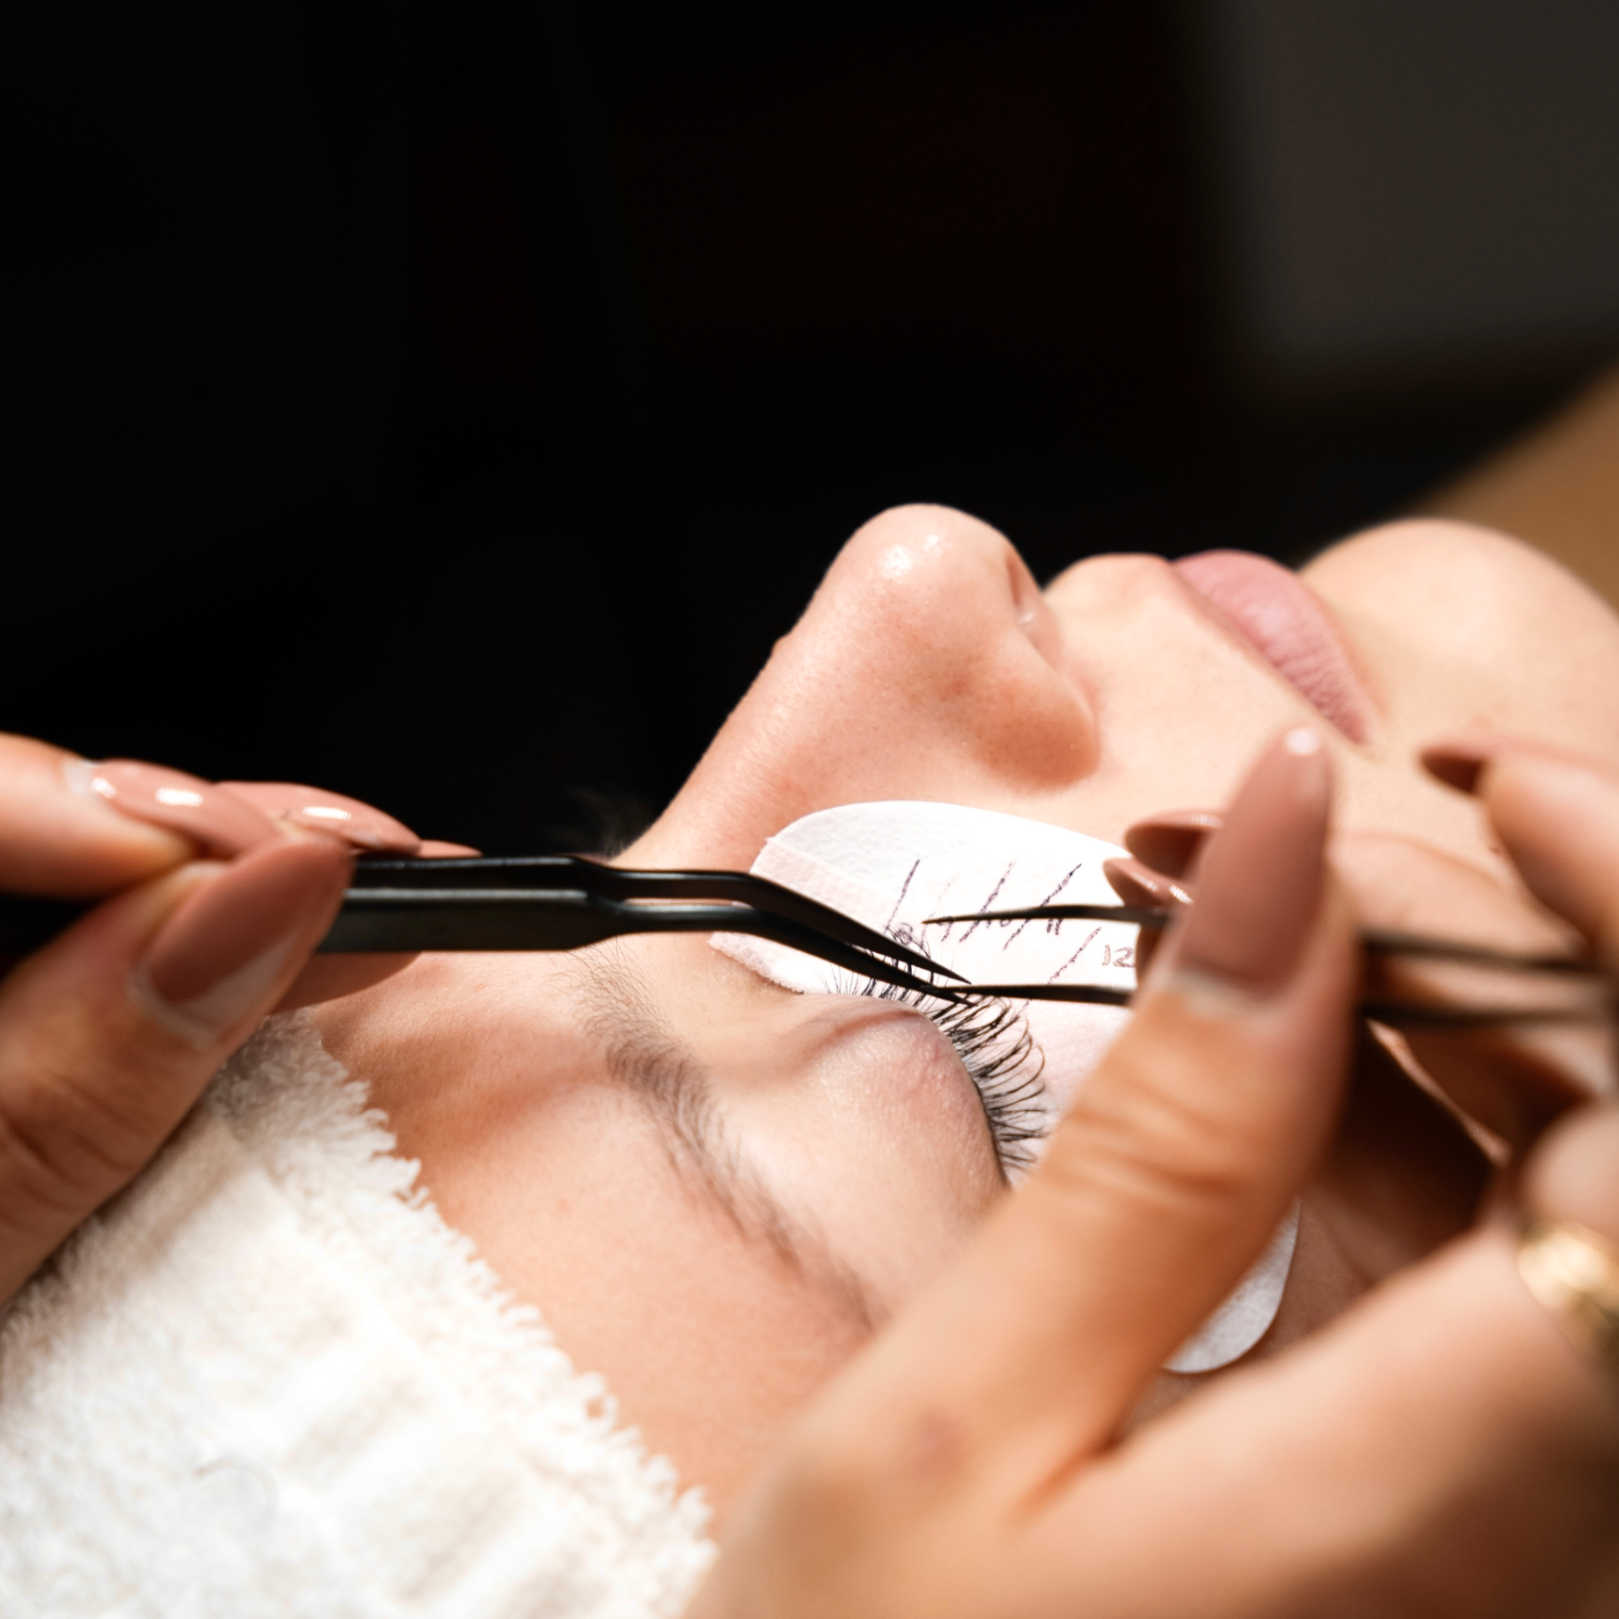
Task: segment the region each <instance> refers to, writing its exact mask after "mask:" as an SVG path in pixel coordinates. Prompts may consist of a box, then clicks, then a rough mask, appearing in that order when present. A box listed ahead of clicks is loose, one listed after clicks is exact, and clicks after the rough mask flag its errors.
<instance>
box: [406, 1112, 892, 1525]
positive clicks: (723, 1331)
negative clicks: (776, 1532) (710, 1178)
mask: <svg viewBox="0 0 1619 1619" xmlns="http://www.w3.org/2000/svg"><path fill="white" fill-rule="evenodd" d="M472 1181H473V1184H471V1185H469V1186H468V1187H466V1188H464V1189H462V1195H461V1196H460V1197H459V1198H458V1197H457V1196H456V1192H455V1190H454V1189H451V1188H448V1187H446V1186H444V1185H443V1183H442V1182H436V1183H435V1185H434V1188H433V1189H434V1193H435V1196H436V1197H437V1198H438V1199H439V1200H440V1202H441V1204H445V1205H448V1206H447V1207H446V1213H452V1211H453V1214H454V1215H455V1216H456V1217H457V1221H456V1223H457V1224H458V1226H459V1227H460V1229H462V1230H466V1231H468V1232H469V1233H471V1234H473V1235H475V1236H476V1238H477V1240H478V1245H479V1251H480V1253H481V1254H482V1255H483V1256H484V1257H485V1258H486V1259H488V1260H489V1262H490V1263H491V1264H492V1265H493V1266H494V1268H495V1269H496V1271H497V1273H498V1274H499V1275H500V1277H501V1279H502V1280H503V1281H504V1282H505V1283H507V1284H508V1285H509V1286H510V1287H511V1288H512V1290H513V1291H514V1293H516V1295H517V1296H518V1297H519V1299H521V1300H523V1301H526V1302H529V1303H532V1304H534V1305H535V1306H536V1307H537V1308H538V1309H539V1311H540V1314H541V1316H542V1317H543V1319H544V1322H545V1325H546V1327H547V1328H548V1329H549V1330H550V1331H551V1333H552V1334H553V1335H554V1337H555V1339H556V1342H557V1344H558V1345H559V1346H560V1347H561V1349H562V1350H563V1351H564V1352H565V1353H566V1354H567V1355H568V1356H569V1358H570V1359H571V1360H572V1362H573V1364H574V1366H575V1368H576V1369H577V1370H579V1371H581V1372H589V1373H594V1374H596V1375H598V1376H600V1377H601V1378H603V1380H604V1381H605V1383H606V1385H607V1388H608V1391H609V1392H610V1393H611V1395H612V1397H613V1399H614V1400H615V1401H616V1402H617V1404H618V1406H619V1412H620V1416H621V1419H622V1421H623V1422H624V1423H626V1424H628V1425H632V1426H634V1427H636V1428H638V1429H640V1431H641V1433H642V1435H643V1437H644V1438H645V1440H646V1442H647V1443H648V1445H649V1446H650V1447H651V1448H652V1450H653V1451H655V1452H657V1453H659V1454H662V1455H666V1456H668V1457H669V1458H670V1460H671V1461H673V1462H674V1464H675V1467H676V1469H677V1470H678V1472H679V1474H680V1476H681V1480H682V1482H683V1483H684V1484H697V1485H701V1486H703V1488H704V1489H705V1490H706V1491H707V1492H708V1493H709V1496H710V1499H711V1500H712V1501H713V1502H714V1504H715V1505H716V1507H718V1508H719V1509H720V1510H721V1511H722V1512H723V1508H724V1506H725V1503H726V1502H727V1501H728V1500H729V1499H730V1497H731V1495H732V1494H733V1493H734V1492H735V1491H736V1490H737V1489H738V1488H739V1487H740V1485H741V1484H742V1482H743V1481H744V1479H745V1478H746V1477H747V1476H748V1475H749V1474H750V1473H751V1472H752V1470H753V1469H754V1468H755V1467H756V1466H757V1465H759V1463H760V1462H761V1461H762V1460H763V1459H764V1456H765V1455H766V1453H767V1452H768V1450H769V1448H770V1447H771V1445H772V1444H773V1443H774V1441H775V1438H776V1436H777V1435H778V1433H779V1432H780V1430H781V1428H782V1427H783V1425H784V1424H785V1423H786V1422H787V1420H788V1419H789V1418H790V1417H791V1416H792V1415H793V1414H794V1413H795V1412H797V1411H798V1410H799V1409H801V1408H802V1406H803V1404H804V1403H805V1402H806V1401H807V1400H808V1399H809V1398H810V1396H811V1395H812V1394H813V1393H814V1391H815V1390H816V1389H817V1388H818V1387H819V1386H820V1384H821V1383H822V1382H824V1381H825V1379H826V1378H827V1377H828V1376H830V1375H831V1374H832V1373H833V1372H834V1371H835V1370H836V1369H837V1368H838V1367H840V1366H841V1365H842V1364H843V1363H844V1362H845V1361H846V1360H847V1359H848V1357H849V1356H850V1355H851V1354H852V1353H853V1352H854V1351H855V1349H856V1348H858V1346H859V1343H860V1342H861V1337H860V1335H859V1334H858V1333H856V1332H855V1331H854V1330H853V1329H852V1328H851V1327H850V1325H849V1324H848V1323H847V1322H845V1321H844V1320H843V1319H842V1318H841V1317H840V1316H839V1315H838V1314H837V1313H836V1312H835V1311H833V1310H831V1309H829V1308H828V1306H827V1303H826V1300H825V1298H824V1296H822V1295H821V1294H819V1293H817V1292H816V1291H814V1289H813V1288H812V1287H811V1286H810V1284H809V1283H808V1282H806V1280H805V1279H804V1277H802V1276H801V1275H799V1274H797V1273H796V1272H795V1271H794V1270H793V1268H792V1267H791V1266H790V1265H789V1264H788V1263H786V1262H785V1261H784V1260H783V1259H782V1258H781V1257H780V1256H779V1255H777V1254H776V1253H775V1252H774V1251H773V1250H771V1248H770V1246H769V1244H768V1243H761V1242H757V1241H747V1240H744V1239H743V1238H742V1237H741V1235H740V1234H739V1232H738V1230H737V1228H736V1227H735V1225H734V1224H732V1223H731V1222H729V1221H728V1220H727V1219H726V1218H725V1217H724V1215H723V1214H721V1213H720V1212H719V1211H718V1210H717V1209H715V1208H714V1207H712V1206H710V1205H709V1204H708V1203H707V1202H706V1201H705V1200H704V1198H703V1196H702V1195H701V1194H699V1193H698V1192H696V1191H695V1190H694V1189H693V1188H692V1187H691V1186H690V1185H688V1184H687V1182H686V1181H684V1180H683V1179H682V1178H681V1176H680V1175H679V1174H678V1173H677V1172H676V1171H675V1170H674V1168H673V1167H672V1165H671V1162H670V1160H669V1157H668V1155H667V1153H666V1152H665V1151H664V1148H663V1145H662V1142H661V1137H660V1134H659V1129H658V1127H657V1126H655V1125H654V1124H653V1123H652V1121H650V1120H649V1119H648V1118H647V1117H646V1115H645V1113H644V1110H643V1109H642V1108H641V1107H640V1106H639V1105H638V1104H636V1103H635V1102H634V1101H633V1100H632V1099H629V1098H626V1097H624V1096H622V1095H619V1094H617V1093H615V1092H614V1091H612V1090H610V1089H605V1088H594V1089H584V1090H581V1091H580V1092H578V1093H576V1094H573V1095H570V1096H569V1097H567V1098H566V1099H565V1100H564V1101H563V1102H562V1103H561V1104H560V1105H557V1106H554V1107H551V1108H548V1109H546V1110H544V1111H543V1112H541V1113H539V1114H536V1115H531V1116H527V1117H523V1118H520V1119H517V1120H514V1121H513V1124H512V1127H511V1128H510V1129H509V1130H508V1131H506V1132H505V1133H504V1135H503V1137H502V1140H501V1144H500V1146H499V1148H498V1149H497V1150H496V1152H495V1153H494V1155H493V1157H492V1158H491V1157H486V1158H485V1160H484V1161H483V1162H482V1163H481V1164H480V1165H479V1167H478V1169H477V1172H476V1174H475V1175H474V1176H473V1177H472ZM456 1205H459V1206H456Z"/></svg>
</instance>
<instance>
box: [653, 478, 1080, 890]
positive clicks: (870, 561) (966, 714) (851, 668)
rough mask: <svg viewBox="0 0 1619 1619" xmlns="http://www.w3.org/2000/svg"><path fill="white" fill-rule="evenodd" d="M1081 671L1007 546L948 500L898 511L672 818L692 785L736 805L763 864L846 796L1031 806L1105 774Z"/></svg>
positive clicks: (796, 632)
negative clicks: (776, 841) (764, 839)
mask: <svg viewBox="0 0 1619 1619" xmlns="http://www.w3.org/2000/svg"><path fill="white" fill-rule="evenodd" d="M1068 662H1069V660H1068V659H1067V658H1066V656H1065V648H1064V644H1063V631H1062V628H1061V625H1060V624H1059V622H1058V620H1057V618H1056V616H1055V615H1054V614H1053V613H1052V611H1051V608H1050V607H1049V606H1048V604H1047V603H1046V601H1045V598H1044V596H1043V595H1042V593H1041V591H1040V589H1039V586H1038V585H1037V584H1036V582H1035V580H1034V578H1033V576H1032V575H1031V574H1030V573H1029V570H1028V568H1027V567H1026V566H1025V564H1024V562H1023V560H1022V558H1021V557H1019V556H1018V554H1017V552H1016V550H1015V549H1014V548H1013V547H1012V546H1011V545H1010V544H1009V543H1008V542H1007V540H1006V539H1005V538H1004V536H1002V535H1001V534H999V533H998V532H996V530H994V529H993V528H991V527H989V525H988V524H986V523H982V522H980V521H978V520H977V519H976V518H973V517H969V516H967V515H966V514H965V513H962V512H958V511H954V510H952V509H950V508H948V507H942V506H904V507H898V508H895V509H894V510H892V511H887V512H884V513H883V514H882V515H881V516H879V517H876V518H873V519H872V520H871V521H870V522H869V523H867V524H866V525H865V526H864V527H862V528H861V529H860V530H859V531H858V532H857V533H856V534H855V535H854V536H853V537H852V538H851V539H850V540H849V541H848V543H847V544H846V545H845V546H844V547H843V549H842V551H841V552H840V553H839V555H838V557H837V560H836V561H835V562H834V563H833V565H832V567H831V569H830V570H829V571H828V573H827V575H826V578H825V579H824V580H823V581H822V584H821V586H820V588H819V590H817V592H816V594H815V597H814V599H813V600H812V601H811V603H810V605H809V608H808V609H807V610H806V612H805V613H804V615H803V617H802V618H801V619H800V620H799V622H798V624H797V625H796V626H795V627H794V628H793V630H792V631H791V632H790V633H789V634H788V635H787V636H786V637H785V638H784V639H783V640H782V641H781V642H779V643H778V645H777V647H776V650H775V652H774V653H773V655H772V657H771V659H770V662H769V663H768V664H767V666H766V668H765V670H764V672H763V673H762V674H761V675H760V676H759V678H758V680H757V681H756V682H755V683H754V686H753V688H752V690H751V691H750V692H749V693H748V695H747V696H746V697H745V698H744V699H743V701H742V703H741V704H740V706H739V707H738V708H737V710H736V712H735V713H734V714H733V715H732V716H731V718H730V720H728V721H727V723H726V725H725V727H724V728H723V729H722V730H721V732H720V735H719V737H718V738H717V739H716V741H715V743H714V745H713V747H711V748H710V750H709V752H708V754H707V755H705V757H704V760H703V762H702V764H701V765H700V766H699V767H698V769H697V771H696V772H695V773H694V774H693V777H692V779H691V781H690V782H688V784H687V786H686V788H685V789H684V791H683V793H682V795H681V798H680V799H677V800H676V804H675V805H674V806H672V807H671V814H673V813H674V812H675V811H676V810H678V809H679V808H680V807H681V804H682V800H683V799H685V798H686V797H687V795H690V794H693V793H694V792H696V793H700V794H701V795H702V796H703V798H704V799H705V801H710V800H711V799H712V797H713V795H714V794H716V793H720V794H724V795H728V796H729V797H730V798H731V799H732V801H733V804H732V809H733V813H732V814H730V815H729V816H728V817H727V820H728V823H729V824H730V825H731V826H733V827H738V828H739V827H741V826H743V825H745V826H747V827H748V828H749V829H750V832H749V834H748V835H747V836H746V837H744V838H743V840H742V841H743V842H744V843H745V844H746V845H747V847H746V855H747V858H749V859H751V858H752V855H753V854H754V853H756V852H757V850H758V847H759V842H760V841H761V837H760V829H762V835H763V836H768V835H769V833H771V832H773V831H775V830H777V829H778V828H780V827H782V826H784V825H786V824H787V823H788V822H790V821H792V820H795V819H797V818H798V816H800V815H804V814H808V813H809V812H810V811H811V810H815V809H822V808H826V807H827V806H829V805H832V804H840V803H854V802H858V801H861V800H869V799H897V798H921V799H943V800H951V801H955V802H960V803H973V804H979V805H982V806H983V807H985V808H1007V809H1009V810H1018V811H1021V812H1022V813H1027V812H1028V797H1029V795H1030V794H1031V793H1040V792H1044V791H1052V790H1055V789H1057V788H1060V787H1063V786H1067V785H1069V784H1071V783H1072V782H1074V781H1075V780H1077V779H1078V778H1080V777H1081V776H1083V775H1085V774H1086V773H1087V772H1088V771H1089V770H1090V769H1091V768H1092V767H1093V765H1094V761H1095V757H1096V746H1097V738H1096V723H1095V716H1094V714H1093V712H1092V708H1091V704H1090V701H1089V699H1088V697H1087V695H1086V693H1085V691H1084V690H1083V689H1082V687H1081V685H1080V684H1079V683H1078V682H1077V681H1076V680H1074V679H1072V678H1071V677H1070V674H1069V672H1068V668H1067V665H1068ZM704 819H705V821H706V823H707V826H706V837H707V841H708V846H709V848H710V850H711V851H712V850H714V849H715V842H714V839H715V837H716V835H717V833H718V828H717V827H716V825H715V824H714V820H713V818H712V815H711V814H705V817H704Z"/></svg>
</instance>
